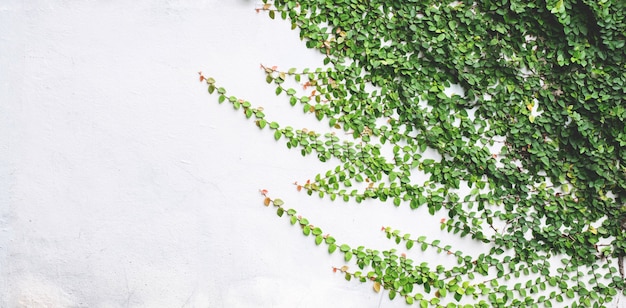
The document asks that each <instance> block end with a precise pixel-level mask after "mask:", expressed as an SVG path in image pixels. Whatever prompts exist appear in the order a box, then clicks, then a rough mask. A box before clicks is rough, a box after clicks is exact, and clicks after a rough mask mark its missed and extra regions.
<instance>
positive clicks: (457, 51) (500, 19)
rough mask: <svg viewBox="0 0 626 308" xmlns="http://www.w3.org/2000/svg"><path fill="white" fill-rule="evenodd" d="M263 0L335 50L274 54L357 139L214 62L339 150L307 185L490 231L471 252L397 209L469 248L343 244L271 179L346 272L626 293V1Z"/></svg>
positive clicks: (473, 233)
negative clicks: (426, 259)
mask: <svg viewBox="0 0 626 308" xmlns="http://www.w3.org/2000/svg"><path fill="white" fill-rule="evenodd" d="M258 11H264V12H267V13H268V15H269V17H271V18H275V17H281V18H282V19H285V20H289V21H290V22H291V24H292V28H293V29H299V31H300V37H301V38H302V39H303V40H304V41H305V42H306V46H307V47H308V48H315V49H318V50H320V52H322V53H323V54H324V55H325V56H326V57H325V60H324V64H325V65H326V68H317V69H304V70H297V69H289V70H287V71H280V70H278V69H276V68H270V67H265V66H263V69H264V71H265V74H266V80H267V82H268V83H269V84H272V85H273V86H275V89H276V94H277V95H280V96H284V97H285V98H286V99H287V100H288V101H289V103H290V104H291V105H292V106H296V105H298V106H301V108H302V110H303V112H304V113H306V114H311V115H313V116H315V117H316V118H317V119H319V120H320V121H325V122H327V123H328V124H329V128H331V129H329V131H331V130H332V129H343V130H344V131H346V132H348V133H350V134H351V137H352V138H351V140H341V139H340V138H339V137H337V136H336V135H335V134H333V133H332V132H329V133H325V134H321V133H317V132H314V131H308V130H307V129H304V128H301V129H294V128H292V127H288V126H287V127H281V126H280V124H279V123H277V122H272V121H270V120H268V119H266V116H265V114H264V113H263V110H262V108H257V107H253V106H252V104H251V103H250V102H248V101H245V100H241V99H239V98H237V97H235V96H228V95H227V93H226V90H225V89H224V88H221V87H218V86H217V85H216V83H215V80H214V79H212V78H204V77H201V79H202V80H206V82H207V83H208V87H209V92H210V93H215V94H216V95H218V101H219V102H220V103H221V102H224V101H229V102H231V103H232V104H233V107H234V108H235V109H242V110H243V112H244V114H245V115H246V117H248V118H254V119H255V123H256V125H257V126H258V127H260V128H269V129H271V130H272V131H273V133H274V138H275V139H276V140H281V139H282V140H284V141H285V142H286V144H287V146H288V147H289V148H298V149H300V151H301V153H302V155H310V154H313V155H317V157H318V158H319V159H320V160H321V161H329V162H331V161H334V160H333V159H337V160H338V161H340V162H341V163H340V164H339V165H338V166H336V167H335V168H331V169H329V170H328V171H327V172H325V173H320V174H318V175H317V176H316V177H315V180H314V181H311V182H307V183H306V184H304V185H298V189H304V190H305V191H306V192H308V193H309V194H317V195H319V196H320V197H328V198H330V199H332V200H335V199H336V198H340V199H343V200H345V201H350V200H355V201H356V202H361V201H362V200H365V199H379V200H381V201H387V200H389V201H390V202H392V203H393V204H394V205H395V206H401V205H407V206H409V207H411V208H418V207H424V206H425V207H427V208H428V210H429V212H430V213H431V214H435V213H439V212H441V211H443V212H445V213H446V214H447V216H448V219H446V220H445V221H442V224H441V227H442V230H446V231H448V232H450V233H451V234H455V235H457V236H460V237H471V239H473V240H475V241H478V242H482V243H484V245H488V246H489V247H490V251H489V253H486V254H480V255H478V256H472V255H471V254H470V253H469V252H462V251H454V250H453V249H452V247H451V246H449V245H443V244H441V243H440V241H439V240H427V239H426V238H425V237H423V236H419V237H417V238H414V237H412V236H411V235H409V234H401V232H400V231H398V230H393V229H391V228H389V227H384V228H383V231H384V232H385V233H386V235H387V237H388V238H390V239H393V240H394V241H395V242H396V243H397V244H400V243H403V245H404V247H405V248H406V249H411V248H413V247H416V248H419V249H421V250H429V249H432V250H433V251H436V252H438V253H442V254H447V255H452V256H454V257H455V258H456V259H457V263H458V264H457V265H456V266H454V267H451V268H446V267H444V266H442V265H436V264H429V263H420V264H418V263H417V262H414V261H413V260H411V259H410V258H407V257H406V256H405V255H404V254H399V253H398V252H397V251H396V250H395V249H392V250H389V251H382V252H380V251H376V250H370V249H367V248H365V247H357V248H354V247H351V246H349V245H348V244H338V243H337V242H336V241H335V239H334V238H333V237H331V236H329V235H323V232H322V230H321V229H320V228H318V227H314V226H312V225H310V223H309V222H308V221H307V219H306V218H302V217H300V216H296V212H295V210H293V209H285V208H284V207H283V206H284V204H283V201H282V200H280V199H273V200H272V199H270V198H269V197H267V196H266V199H265V204H266V205H270V203H273V205H274V206H275V207H277V211H278V212H277V213H278V215H279V216H284V217H289V219H290V221H291V223H292V224H294V225H299V226H301V228H302V232H303V233H304V234H305V235H307V236H312V237H313V238H314V239H315V243H316V244H317V245H321V244H325V245H327V247H328V251H329V252H330V253H334V252H336V251H337V252H339V253H342V254H343V256H344V257H345V260H346V261H350V262H354V263H355V264H356V265H357V266H358V267H359V271H354V272H351V271H349V270H348V268H347V267H342V268H341V271H342V272H343V273H345V277H346V279H348V280H350V279H358V280H360V281H362V282H366V281H371V282H372V283H373V284H374V289H375V290H376V291H379V290H380V289H381V288H383V289H386V290H388V292H389V297H390V298H391V299H393V298H396V297H398V296H401V297H402V298H404V300H405V301H406V302H407V303H409V304H412V303H418V304H419V305H421V306H422V307H428V306H433V307H448V306H450V307H454V306H456V304H457V303H463V304H465V303H473V304H467V305H468V306H478V307H489V306H497V307H504V306H516V307H531V306H546V307H550V306H553V305H559V306H562V305H565V304H567V305H570V306H571V307H580V306H582V307H591V306H594V307H596V306H603V305H606V304H607V303H609V302H610V301H611V300H612V299H613V298H614V297H615V296H622V295H624V294H626V291H625V281H624V270H623V257H624V255H625V254H626V205H624V200H625V199H626V166H624V163H625V162H626V159H625V158H626V157H625V156H626V152H624V150H623V148H624V145H626V128H625V125H624V120H625V118H626V107H624V104H623V103H624V100H625V99H626V62H625V61H624V60H625V58H626V48H624V47H625V46H624V44H625V42H626V2H623V1H610V0H558V1H554V0H539V1H534V0H533V1H524V0H483V1H426V0H420V1H410V0H396V1H394V0H378V1H377V0H367V1H364V0H332V1H331V0H301V1H295V0H290V1H286V0H282V1H278V0H276V1H275V2H272V3H266V4H265V5H264V6H263V7H262V8H260V9H259V10H258ZM288 80H293V81H296V82H300V83H301V84H303V85H304V88H305V89H308V90H307V93H306V94H305V95H301V92H302V91H301V90H299V89H298V90H296V89H293V88H288V87H287V86H286V84H287V83H285V81H288ZM453 85H459V86H460V87H461V88H462V93H460V94H450V93H452V92H451V91H450V90H449V89H450V88H451V86H453ZM385 147H388V148H390V149H391V152H392V155H385V154H384V150H383V149H384V148H385ZM433 150H434V151H436V152H437V153H438V156H436V157H435V158H433V157H430V156H427V155H425V153H426V152H427V151H433ZM431 156H432V155H431ZM419 174H425V175H426V177H427V178H428V180H426V181H422V182H417V181H415V180H414V178H415V175H419ZM358 183H361V184H362V185H361V186H365V188H363V189H358V188H356V186H359V185H356V184H358ZM285 214H286V215H285ZM558 263H561V264H558ZM620 293H621V294H620Z"/></svg>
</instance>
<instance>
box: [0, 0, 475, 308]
mask: <svg viewBox="0 0 626 308" xmlns="http://www.w3.org/2000/svg"><path fill="white" fill-rule="evenodd" d="M256 7H259V3H258V2H255V1H242V0H238V1H235V0H232V1H218V0H194V1H192V0H158V1H147V0H140V1H122V0H107V1H104V0H92V1H64V0H59V1H52V0H49V1H43V0H29V1H17V0H15V1H13V0H3V1H0V140H2V142H0V307H404V306H405V304H404V302H403V300H402V299H399V300H398V301H395V302H390V301H389V300H388V299H387V293H385V292H383V293H375V292H374V291H373V290H372V286H371V284H361V283H359V282H354V281H352V282H346V281H345V280H344V279H343V278H342V275H341V274H339V273H333V271H332V266H341V265H343V264H344V263H343V261H342V260H341V259H340V257H339V256H329V255H328V253H327V252H326V249H325V248H318V247H316V246H315V245H314V244H313V241H312V240H311V239H310V238H304V237H303V236H302V234H301V232H300V231H299V230H298V229H297V228H296V227H292V226H291V225H289V223H288V222H287V221H286V220H284V219H278V218H277V217H276V214H275V212H274V211H273V210H271V209H267V208H265V207H264V206H262V197H261V196H260V194H259V191H258V190H259V189H261V188H263V189H268V190H269V192H270V194H271V196H273V197H280V198H282V199H283V200H285V202H286V203H287V206H288V207H294V208H296V209H298V211H299V212H300V213H302V214H303V215H304V216H306V217H308V218H309V219H310V220H311V221H312V222H313V223H315V224H316V225H318V226H320V227H322V228H323V229H324V231H326V232H330V233H331V234H333V236H335V237H336V238H337V239H338V240H339V241H340V242H345V243H350V244H351V245H353V246H358V245H367V246H368V247H372V248H376V249H389V248H393V247H395V244H393V243H391V242H390V241H388V240H387V239H385V238H384V234H383V233H382V232H380V227H381V226H382V225H384V226H393V227H394V228H399V229H401V230H403V231H405V232H407V233H412V234H423V235H436V234H439V231H438V230H439V229H438V222H439V219H440V218H441V217H439V216H437V217H431V216H429V215H427V214H425V213H424V212H423V211H410V210H409V209H408V207H406V206H405V207H399V208H396V207H394V206H393V205H391V204H390V203H387V204H383V203H378V202H372V203H367V202H365V203H363V204H358V205H357V204H352V203H343V202H335V203H331V202H328V201H327V200H319V199H318V198H317V197H309V196H306V194H304V193H298V192H297V191H296V190H295V189H294V188H295V187H294V186H293V185H292V183H293V182H294V181H296V180H297V181H300V182H304V181H306V179H308V178H312V177H313V176H315V174H317V173H319V172H324V171H325V170H328V169H330V168H332V167H334V165H331V164H326V165H323V164H321V163H320V162H318V161H317V160H316V158H314V157H304V158H303V157H301V155H300V153H299V150H288V149H287V148H286V147H285V145H284V144H283V143H282V142H275V141H274V139H273V138H272V135H271V133H270V132H268V131H259V130H258V129H256V127H255V126H254V124H253V123H252V122H250V121H247V120H245V118H244V117H243V115H242V114H241V112H236V111H234V110H232V108H231V107H230V106H228V105H227V104H224V105H218V104H217V103H216V97H214V96H209V95H208V94H207V93H206V85H204V84H201V83H200V82H198V74H197V72H198V71H203V72H204V74H205V75H207V76H213V77H215V78H216V79H217V80H218V82H219V83H220V85H222V86H224V87H226V88H227V89H228V90H229V93H232V94H234V95H237V96H240V97H243V98H247V99H249V100H250V101H252V102H253V103H254V104H256V105H261V106H264V107H265V108H266V110H267V113H268V115H269V116H271V117H272V118H279V119H282V120H283V123H284V122H287V123H286V124H291V125H293V126H295V127H307V128H310V129H320V130H321V128H322V127H324V125H322V124H320V123H317V122H316V120H314V119H310V118H309V117H305V116H303V115H301V112H300V110H299V108H293V109H292V108H291V107H290V106H289V105H288V103H287V101H285V100H284V99H280V98H276V96H275V95H274V93H273V88H272V87H270V86H267V85H266V83H265V80H264V74H263V72H262V70H260V69H259V64H260V63H263V64H266V65H270V66H271V65H277V66H279V67H282V68H289V67H300V68H304V67H313V68H314V67H319V66H321V65H322V57H321V55H319V54H318V53H316V52H314V51H311V50H307V49H306V48H305V47H304V44H303V43H302V42H300V40H299V38H298V34H297V32H295V31H291V30H290V29H289V28H290V25H289V24H288V23H287V22H284V21H278V20H277V21H272V20H270V19H269V18H268V17H267V16H265V15H264V14H257V13H256V12H255V8H256ZM449 243H450V244H454V245H455V248H456V249H463V248H467V247H471V246H469V245H470V244H468V243H465V242H462V241H458V240H457V241H456V242H449ZM411 254H413V255H412V256H413V257H415V258H416V259H417V260H421V259H423V260H429V258H431V260H432V258H433V257H434V258H441V256H437V255H428V254H421V252H416V251H415V252H414V251H412V252H411ZM444 262H446V261H445V260H444Z"/></svg>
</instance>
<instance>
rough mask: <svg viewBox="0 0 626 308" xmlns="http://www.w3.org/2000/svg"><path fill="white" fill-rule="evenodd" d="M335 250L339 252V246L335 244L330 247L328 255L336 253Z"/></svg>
mask: <svg viewBox="0 0 626 308" xmlns="http://www.w3.org/2000/svg"><path fill="white" fill-rule="evenodd" d="M335 250H337V245H335V244H330V245H328V253H333V252H335Z"/></svg>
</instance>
